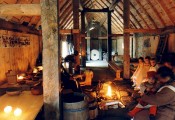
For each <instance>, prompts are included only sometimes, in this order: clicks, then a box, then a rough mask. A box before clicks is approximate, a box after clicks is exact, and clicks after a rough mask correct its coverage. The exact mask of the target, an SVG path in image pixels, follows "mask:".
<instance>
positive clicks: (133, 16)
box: [120, 1, 143, 28]
mask: <svg viewBox="0 0 175 120" xmlns="http://www.w3.org/2000/svg"><path fill="white" fill-rule="evenodd" d="M120 3H121V4H122V5H123V2H122V1H121V2H120ZM130 12H131V13H130V15H131V17H132V18H133V19H134V21H135V22H136V23H137V24H138V26H139V27H140V28H143V27H142V25H141V24H140V22H139V21H138V20H137V19H136V17H135V15H134V14H133V13H132V11H130ZM135 26H136V25H135ZM136 28H137V27H136Z"/></svg>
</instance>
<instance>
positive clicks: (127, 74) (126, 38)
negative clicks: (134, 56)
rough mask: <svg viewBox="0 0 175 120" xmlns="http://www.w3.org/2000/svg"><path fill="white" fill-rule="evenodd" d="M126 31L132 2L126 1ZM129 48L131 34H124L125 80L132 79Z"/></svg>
mask: <svg viewBox="0 0 175 120" xmlns="http://www.w3.org/2000/svg"><path fill="white" fill-rule="evenodd" d="M123 8H124V12H123V13H124V15H123V21H124V29H128V28H129V21H130V0H124V6H123ZM129 47H130V33H124V75H123V77H124V78H125V79H129V78H130V56H129V53H130V52H129Z"/></svg>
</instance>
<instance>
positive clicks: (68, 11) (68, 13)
mask: <svg viewBox="0 0 175 120" xmlns="http://www.w3.org/2000/svg"><path fill="white" fill-rule="evenodd" d="M71 12H73V11H72V4H71V7H69V8H68V9H67V10H66V12H65V13H64V14H63V15H62V16H60V25H62V23H63V22H64V21H65V19H66V18H67V16H68V15H70V13H71Z"/></svg>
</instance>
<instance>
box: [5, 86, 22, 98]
mask: <svg viewBox="0 0 175 120" xmlns="http://www.w3.org/2000/svg"><path fill="white" fill-rule="evenodd" d="M6 93H7V95H10V96H15V95H20V94H21V88H19V87H11V88H7V90H6Z"/></svg>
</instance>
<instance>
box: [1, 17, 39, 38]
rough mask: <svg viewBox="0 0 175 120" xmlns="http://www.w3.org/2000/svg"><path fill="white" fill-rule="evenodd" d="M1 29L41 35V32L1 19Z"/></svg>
mask: <svg viewBox="0 0 175 120" xmlns="http://www.w3.org/2000/svg"><path fill="white" fill-rule="evenodd" d="M0 29H2V30H10V31H17V32H23V33H30V34H36V35H41V34H40V31H38V30H36V29H33V28H29V27H26V26H23V25H20V24H15V23H11V22H8V21H5V20H2V19H0Z"/></svg>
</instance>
